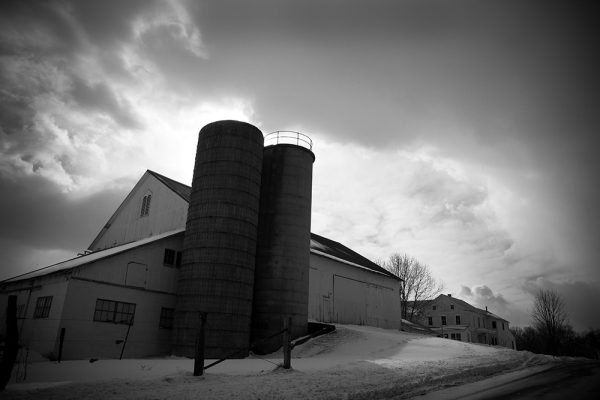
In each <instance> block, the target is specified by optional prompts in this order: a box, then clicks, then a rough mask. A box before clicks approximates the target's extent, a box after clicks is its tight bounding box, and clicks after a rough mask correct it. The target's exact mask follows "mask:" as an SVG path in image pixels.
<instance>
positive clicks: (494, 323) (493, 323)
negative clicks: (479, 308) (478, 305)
mask: <svg viewBox="0 0 600 400" xmlns="http://www.w3.org/2000/svg"><path fill="white" fill-rule="evenodd" d="M492 329H496V321H492Z"/></svg>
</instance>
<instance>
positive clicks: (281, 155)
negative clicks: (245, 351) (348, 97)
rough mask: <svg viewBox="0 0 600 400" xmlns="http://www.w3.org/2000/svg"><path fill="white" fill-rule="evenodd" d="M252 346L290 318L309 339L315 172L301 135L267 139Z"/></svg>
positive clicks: (267, 347) (268, 346) (272, 346)
mask: <svg viewBox="0 0 600 400" xmlns="http://www.w3.org/2000/svg"><path fill="white" fill-rule="evenodd" d="M265 145H266V147H265V150H264V160H263V172H262V187H261V195H260V219H259V228H258V246H257V251H256V270H255V275H254V276H255V278H254V306H253V315H252V341H253V342H256V341H258V340H261V339H263V338H266V337H269V336H271V335H273V334H276V333H277V332H279V331H280V330H281V329H282V328H283V319H284V318H285V317H287V316H290V317H291V318H292V321H291V322H292V324H291V333H292V337H299V336H302V335H304V334H305V333H306V328H307V324H308V273H309V256H310V217H311V197H312V168H313V162H314V161H315V156H314V154H313V152H312V151H311V149H312V142H311V141H310V139H309V138H308V137H307V136H305V135H302V134H299V133H297V132H275V133H273V134H270V135H267V136H266V137H265ZM281 343H282V340H281V337H275V338H273V339H271V340H267V341H263V342H261V343H260V344H257V345H256V346H255V347H254V348H253V350H254V351H255V352H257V353H261V354H265V353H269V352H272V351H274V350H276V349H277V348H278V347H279V346H281Z"/></svg>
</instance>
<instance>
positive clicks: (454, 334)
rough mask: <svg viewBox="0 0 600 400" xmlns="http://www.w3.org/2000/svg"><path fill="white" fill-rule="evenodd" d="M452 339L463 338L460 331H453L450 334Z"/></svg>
mask: <svg viewBox="0 0 600 400" xmlns="http://www.w3.org/2000/svg"><path fill="white" fill-rule="evenodd" d="M450 339H452V340H462V338H461V336H460V333H451V334H450Z"/></svg>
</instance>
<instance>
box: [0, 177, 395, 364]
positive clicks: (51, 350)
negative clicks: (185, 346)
mask: <svg viewBox="0 0 600 400" xmlns="http://www.w3.org/2000/svg"><path fill="white" fill-rule="evenodd" d="M190 190H191V189H190V187H189V186H187V185H184V184H182V183H179V182H176V181H174V180H172V179H169V178H167V177H165V176H162V175H160V174H157V173H155V172H153V171H147V172H146V173H145V174H144V175H143V176H142V178H141V179H140V180H139V182H138V183H137V184H136V185H135V186H134V188H133V190H132V191H131V192H130V193H129V194H128V195H127V197H126V198H125V200H124V201H123V203H122V204H121V205H120V206H119V207H118V208H117V210H116V211H115V213H114V214H113V215H112V216H111V217H110V219H109V220H108V222H107V223H106V224H105V225H104V227H103V228H102V229H101V230H100V232H99V233H98V235H97V236H96V237H95V238H94V240H93V241H92V243H91V244H90V246H89V250H90V252H88V253H87V254H85V255H82V256H79V257H77V258H73V259H71V260H67V261H64V262H61V263H58V264H54V265H51V266H48V267H45V268H42V269H39V270H36V271H32V272H29V273H26V274H22V275H20V276H17V277H13V278H11V279H7V280H5V281H2V282H0V293H1V297H0V310H1V311H0V314H1V315H0V318H2V321H4V319H5V316H4V312H5V310H6V303H7V298H8V296H9V295H16V296H17V315H18V318H19V321H18V327H19V341H20V344H21V345H22V346H23V347H24V348H27V349H31V350H33V351H35V352H37V353H40V354H42V355H44V356H46V357H49V358H56V357H58V356H59V354H60V356H61V358H62V359H81V358H90V357H95V358H118V357H120V356H121V355H123V357H143V356H153V355H166V354H170V349H171V339H170V335H171V329H172V327H173V315H174V314H173V313H174V308H175V300H176V294H177V276H178V266H179V264H180V262H181V252H182V247H183V236H184V232H185V223H186V219H187V209H188V203H189V198H190ZM309 281H310V283H309V319H311V320H314V321H321V322H337V323H347V324H365V325H371V326H376V327H383V328H393V329H400V327H401V319H400V297H399V291H400V284H401V281H400V280H399V279H398V278H396V277H395V276H393V275H392V274H390V273H389V272H387V271H385V270H384V269H382V268H381V267H379V266H378V265H376V264H374V263H373V262H371V261H369V260H368V259H366V258H365V257H363V256H361V255H360V254H358V253H356V252H354V251H352V250H350V249H349V248H347V247H345V246H343V245H342V244H340V243H338V242H335V241H332V240H329V239H326V238H324V237H322V236H319V235H316V234H312V235H311V250H310V272H309ZM4 329H5V327H4V326H2V328H0V334H3V332H4Z"/></svg>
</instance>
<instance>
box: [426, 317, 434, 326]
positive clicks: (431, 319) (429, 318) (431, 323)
mask: <svg viewBox="0 0 600 400" xmlns="http://www.w3.org/2000/svg"><path fill="white" fill-rule="evenodd" d="M427 324H429V325H433V317H427Z"/></svg>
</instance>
